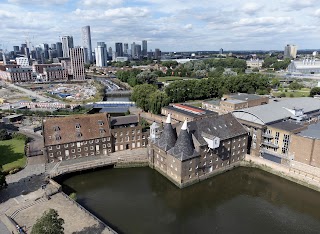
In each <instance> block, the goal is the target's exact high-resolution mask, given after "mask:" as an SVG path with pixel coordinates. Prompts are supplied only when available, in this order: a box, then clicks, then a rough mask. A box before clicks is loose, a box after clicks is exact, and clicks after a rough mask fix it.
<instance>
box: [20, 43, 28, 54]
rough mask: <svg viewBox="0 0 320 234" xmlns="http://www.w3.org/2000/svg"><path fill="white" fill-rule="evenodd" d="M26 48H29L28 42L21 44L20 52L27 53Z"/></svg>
mask: <svg viewBox="0 0 320 234" xmlns="http://www.w3.org/2000/svg"><path fill="white" fill-rule="evenodd" d="M25 48H27V44H21V47H20V53H21V54H25V53H26V51H25Z"/></svg>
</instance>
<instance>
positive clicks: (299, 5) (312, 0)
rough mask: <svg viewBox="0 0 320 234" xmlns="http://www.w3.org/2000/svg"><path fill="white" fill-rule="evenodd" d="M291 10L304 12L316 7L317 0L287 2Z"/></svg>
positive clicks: (287, 0) (291, 0) (290, 0)
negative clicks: (303, 10)
mask: <svg viewBox="0 0 320 234" xmlns="http://www.w3.org/2000/svg"><path fill="white" fill-rule="evenodd" d="M286 3H287V4H288V6H289V8H291V9H293V10H302V9H304V8H307V7H313V6H314V5H316V3H317V0H286Z"/></svg>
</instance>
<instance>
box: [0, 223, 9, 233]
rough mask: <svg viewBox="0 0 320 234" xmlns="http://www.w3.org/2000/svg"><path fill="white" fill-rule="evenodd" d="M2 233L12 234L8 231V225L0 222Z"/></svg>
mask: <svg viewBox="0 0 320 234" xmlns="http://www.w3.org/2000/svg"><path fill="white" fill-rule="evenodd" d="M0 233H1V234H10V232H9V230H8V229H7V227H6V225H4V223H2V222H1V221H0Z"/></svg>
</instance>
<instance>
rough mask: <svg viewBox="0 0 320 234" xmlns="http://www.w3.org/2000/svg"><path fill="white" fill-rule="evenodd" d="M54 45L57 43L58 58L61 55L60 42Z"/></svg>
mask: <svg viewBox="0 0 320 234" xmlns="http://www.w3.org/2000/svg"><path fill="white" fill-rule="evenodd" d="M56 45H57V56H58V58H61V57H62V56H63V52H62V43H61V42H57V43H56Z"/></svg>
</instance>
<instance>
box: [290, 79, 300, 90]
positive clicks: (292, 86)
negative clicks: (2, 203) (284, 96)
mask: <svg viewBox="0 0 320 234" xmlns="http://www.w3.org/2000/svg"><path fill="white" fill-rule="evenodd" d="M289 88H290V89H292V90H298V89H302V88H303V85H302V84H299V83H298V82H297V81H294V82H292V83H291V84H290V85H289Z"/></svg>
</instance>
